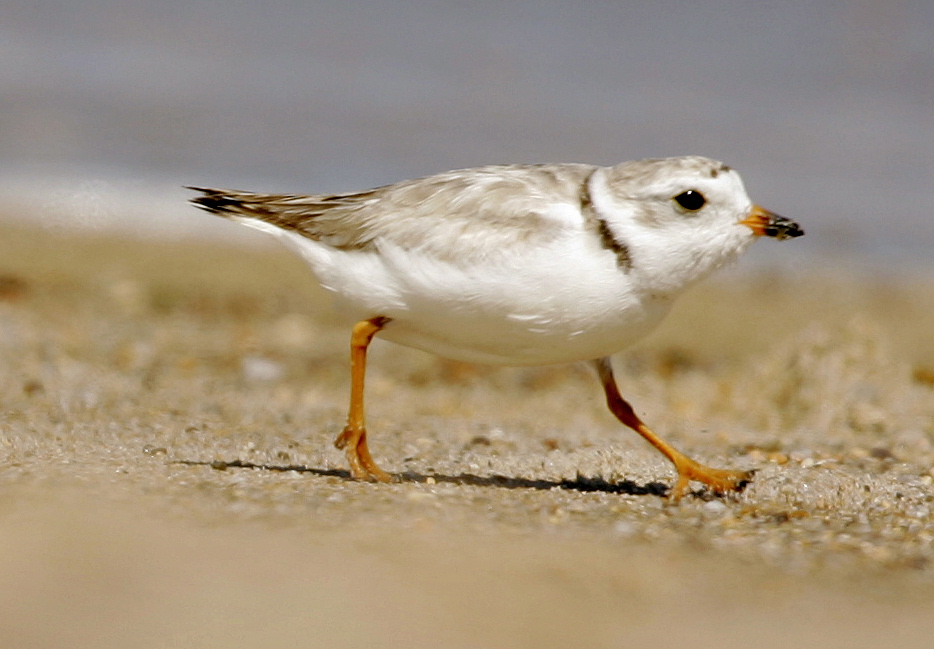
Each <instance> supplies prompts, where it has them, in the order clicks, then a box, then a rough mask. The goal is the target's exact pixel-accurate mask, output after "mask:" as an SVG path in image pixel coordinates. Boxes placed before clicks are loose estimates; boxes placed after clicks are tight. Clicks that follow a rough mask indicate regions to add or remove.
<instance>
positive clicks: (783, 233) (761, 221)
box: [739, 205, 804, 239]
mask: <svg viewBox="0 0 934 649" xmlns="http://www.w3.org/2000/svg"><path fill="white" fill-rule="evenodd" d="M739 224H740V225H745V226H746V227H747V228H749V229H750V230H752V231H753V234H755V235H756V236H757V237H774V238H775V239H793V238H794V237H800V236H802V235H803V234H804V230H802V229H801V226H800V225H798V224H797V223H795V222H794V221H792V220H791V219H786V218H785V217H784V216H779V215H778V214H776V213H775V212H769V211H768V210H767V209H765V208H764V207H759V206H758V205H753V206H752V211H751V212H750V213H749V216H747V217H746V218H745V219H743V220H742V221H740V222H739Z"/></svg>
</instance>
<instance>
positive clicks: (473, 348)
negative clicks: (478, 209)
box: [287, 214, 668, 365]
mask: <svg viewBox="0 0 934 649" xmlns="http://www.w3.org/2000/svg"><path fill="white" fill-rule="evenodd" d="M555 217H556V218H564V219H566V220H567V223H568V228H567V229H566V231H565V236H561V237H557V238H555V239H554V240H553V241H551V242H550V243H548V244H547V245H544V246H540V247H536V248H524V249H522V250H521V252H517V253H516V254H511V252H510V251H509V250H501V251H498V252H497V254H491V255H490V256H489V257H488V258H487V259H486V260H484V261H483V263H477V262H476V260H472V261H470V262H469V263H464V264H458V263H457V260H456V259H453V260H451V259H447V260H439V259H437V258H433V257H431V256H427V255H424V254H422V253H420V252H419V251H412V250H407V249H402V248H400V247H395V246H392V245H390V244H383V245H380V246H379V248H378V250H377V251H340V250H335V249H333V248H329V247H327V246H325V245H322V244H319V243H317V242H314V241H311V240H308V239H306V238H304V237H300V236H297V235H291V236H288V237H287V238H288V239H289V240H290V242H291V243H292V244H293V245H295V246H297V247H298V249H299V251H300V252H301V254H302V255H303V257H305V259H306V260H307V261H308V262H309V263H310V265H311V267H312V269H313V271H314V273H315V275H316V276H317V278H318V280H319V282H320V283H321V284H322V286H324V288H325V289H327V290H329V291H330V292H331V293H332V294H333V295H334V299H335V302H336V303H337V305H338V307H339V308H340V310H341V311H343V312H344V313H346V314H347V315H348V316H349V317H350V318H352V319H354V320H362V319H366V318H371V317H374V316H387V317H389V318H392V322H391V323H390V324H389V325H388V326H387V327H386V328H385V329H384V330H382V331H381V332H380V337H382V338H384V339H386V340H390V341H393V342H396V343H399V344H403V345H407V346H410V347H415V348H417V349H422V350H425V351H428V352H432V353H435V354H438V355H441V356H444V357H447V358H452V359H456V360H462V361H466V362H479V363H490V364H501V365H548V364H557V363H568V362H574V361H579V360H589V359H593V358H599V357H602V356H606V355H609V354H612V353H615V352H617V351H619V350H621V349H623V348H625V347H627V346H629V345H631V344H632V343H634V342H635V341H636V340H638V339H639V338H641V337H642V336H644V335H645V334H646V333H648V332H649V331H651V329H652V328H653V327H654V326H655V325H656V324H657V323H658V321H659V320H660V319H661V318H662V317H663V316H664V315H665V313H666V312H667V310H668V303H667V302H664V301H653V300H650V299H646V298H645V297H644V296H642V295H640V294H639V292H638V291H636V290H635V287H633V285H632V283H631V281H630V279H629V277H628V276H627V275H626V273H625V272H623V271H622V270H621V269H620V268H619V267H618V266H617V264H616V257H615V255H614V254H613V253H612V252H610V251H608V250H606V249H604V248H602V247H601V246H600V244H599V241H598V240H597V239H596V238H595V237H594V236H593V234H592V233H591V232H589V231H586V230H585V229H583V227H581V225H580V219H579V218H578V219H577V223H573V220H574V219H572V218H571V215H569V214H556V215H555Z"/></svg>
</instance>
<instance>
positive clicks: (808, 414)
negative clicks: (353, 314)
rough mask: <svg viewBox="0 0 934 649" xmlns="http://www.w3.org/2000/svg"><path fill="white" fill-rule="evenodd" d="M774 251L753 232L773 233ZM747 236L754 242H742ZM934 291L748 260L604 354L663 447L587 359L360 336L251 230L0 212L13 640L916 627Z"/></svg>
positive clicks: (710, 643) (544, 641)
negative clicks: (90, 226)
mask: <svg viewBox="0 0 934 649" xmlns="http://www.w3.org/2000/svg"><path fill="white" fill-rule="evenodd" d="M766 243H767V242H766ZM751 254H754V251H753V252H752V253H751ZM932 297H934V287H932V286H931V284H930V283H927V282H925V281H922V280H921V279H920V278H915V279H906V278H896V277H894V276H893V277H888V278H883V279H879V278H878V277H877V278H876V279H873V280H871V281H870V280H868V279H867V277H866V276H865V275H860V274H859V273H856V274H853V273H842V272H839V273H830V272H826V271H819V272H818V271H814V272H803V271H798V272H796V273H793V274H792V273H788V274H781V275H779V274H775V273H774V272H773V273H766V272H764V271H761V270H753V269H752V267H751V266H740V267H739V268H738V269H735V270H733V271H731V272H729V273H726V274H724V275H722V276H721V277H720V278H719V279H717V280H715V281H711V282H708V283H707V284H706V285H704V286H702V287H699V288H698V289H697V290H695V291H694V292H692V293H691V294H689V295H688V296H686V297H685V299H684V300H683V302H682V304H681V305H679V308H678V309H677V311H676V312H675V313H674V314H673V315H672V317H671V318H670V320H669V321H668V322H667V323H666V325H665V326H664V328H663V329H662V330H660V331H659V332H658V333H657V334H655V335H653V336H652V337H651V338H650V339H649V340H647V341H645V342H644V343H642V344H641V345H639V346H638V347H637V348H634V349H633V350H631V351H629V352H627V353H624V354H622V355H621V356H620V358H619V359H618V372H619V381H620V384H621V389H622V392H623V394H624V395H625V396H626V397H627V398H628V399H630V400H631V401H632V402H633V404H634V405H635V406H636V409H637V411H638V412H639V413H640V414H641V415H642V416H643V417H644V418H645V419H646V420H647V421H648V422H649V423H650V425H652V426H653V427H654V428H655V429H656V430H657V431H658V432H659V433H660V434H662V436H663V437H665V438H666V439H668V440H669V441H671V442H673V443H674V444H675V445H677V446H678V447H679V448H681V449H682V450H684V451H685V452H688V453H689V454H691V455H693V456H695V457H697V458H698V459H701V460H702V461H705V462H707V463H709V464H712V465H716V466H728V467H735V468H756V469H758V473H757V476H756V479H755V481H754V482H753V483H752V484H751V485H750V486H749V487H748V488H747V489H746V491H744V492H743V493H742V494H740V495H738V496H733V497H728V498H718V497H715V496H713V495H712V494H708V493H706V492H703V490H701V489H700V488H698V489H697V491H696V492H695V493H693V494H692V495H690V496H688V497H686V498H685V499H684V500H683V501H682V502H680V503H679V504H671V503H669V502H668V501H667V500H666V499H665V498H664V496H663V494H664V492H665V490H666V488H667V486H668V485H670V484H671V481H672V471H671V467H670V466H669V465H668V464H666V462H665V461H664V460H663V458H661V457H660V456H659V455H657V453H655V452H654V451H652V450H651V449H650V448H649V447H648V446H647V445H646V444H645V442H643V441H642V440H641V439H640V438H638V437H637V436H636V435H634V434H633V433H631V432H629V431H627V430H625V429H623V428H622V426H620V425H619V424H618V423H617V422H616V421H615V420H614V419H613V418H612V416H611V415H610V414H609V413H608V412H606V410H605V407H604V405H603V402H602V396H601V392H600V389H599V386H598V384H597V381H596V379H595V378H594V376H592V374H591V373H590V371H589V370H588V369H587V368H586V367H583V366H570V367H557V368H533V369H509V368H507V369H495V368H486V367H478V366H469V365H464V364H460V363H453V362H450V361H445V360H441V359H437V358H434V357H432V356H429V355H426V354H422V353H420V352H416V351H412V350H407V349H404V348H399V347H395V346H392V345H388V344H377V345H375V346H374V349H373V353H372V356H371V372H370V375H369V385H368V399H369V401H368V414H369V427H370V431H371V436H372V442H371V449H372V450H373V452H374V455H375V456H376V458H377V460H378V461H379V462H380V463H381V465H382V466H383V467H384V468H385V469H387V470H389V471H391V472H393V473H395V474H397V475H398V476H399V481H398V482H397V483H394V484H389V485H382V484H365V483H357V482H353V481H351V480H350V479H349V478H348V475H347V472H346V467H345V465H344V461H343V457H342V454H341V452H340V451H338V450H336V449H334V448H333V446H332V445H331V441H332V440H333V438H334V437H335V436H336V435H337V433H338V432H339V431H340V429H341V427H342V423H343V418H344V416H345V407H346V398H347V378H348V376H347V365H346V363H347V360H346V357H347V338H348V332H347V329H346V327H345V326H343V324H342V323H341V322H340V321H339V320H338V319H337V318H336V317H335V315H334V314H333V313H332V312H331V311H330V310H329V308H328V306H327V301H326V299H325V296H323V295H322V293H321V291H320V290H319V289H317V288H316V287H315V286H314V284H313V283H312V282H311V281H310V276H309V275H308V273H307V271H306V270H305V269H304V268H303V267H302V265H301V264H300V263H299V262H298V261H297V260H295V259H294V258H293V257H292V256H291V255H289V254H288V253H287V252H286V251H284V250H282V249H280V248H278V247H276V246H274V245H264V244H257V245H254V246H247V247H230V246H223V245H220V244H217V243H213V244H209V243H205V242H191V241H188V242H168V241H164V240H163V241H152V240H150V241H146V240H133V239H119V238H111V237H106V236H97V237H91V236H89V235H87V234H86V233H85V234H82V233H78V232H69V231H42V230H38V229H28V228H24V227H14V226H12V225H5V226H3V227H2V228H0V360H2V364H0V367H2V370H0V388H2V391H0V395H2V396H0V399H2V401H0V403H2V408H0V416H2V420H0V631H2V637H3V638H4V646H8V647H61V646H76V647H105V648H109V647H215V646H216V647H232V646H233V647H259V646H271V647H283V646H285V647H290V646H302V647H308V646H312V647H315V646H322V647H323V646H327V647H360V646H386V647H398V646H407V647H428V646H438V647H559V646H594V647H630V646H650V647H669V646H670V647H676V646H678V647H681V646H684V645H690V646H693V647H714V646H721V645H723V644H724V643H731V644H732V645H734V646H753V645H755V646H759V647H807V646H817V645H820V646H822V647H876V646H883V645H884V646H892V647H927V646H929V645H930V638H931V637H932V635H934V615H932V613H934V549H932V542H934V514H932V508H934V469H932V467H934V338H932V336H931V335H930V332H931V331H934V313H932V310H931V309H930V304H931V303H932V300H931V298H932Z"/></svg>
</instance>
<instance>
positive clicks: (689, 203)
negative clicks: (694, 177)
mask: <svg viewBox="0 0 934 649" xmlns="http://www.w3.org/2000/svg"><path fill="white" fill-rule="evenodd" d="M675 202H676V203H677V204H678V205H680V206H681V207H683V208H684V209H686V210H688V211H690V212H696V211H697V210H699V209H700V208H702V207H703V206H704V203H706V202H707V199H706V198H704V195H703V194H701V193H700V192H699V191H697V190H694V189H689V190H687V191H686V192H681V193H680V194H678V195H677V196H675Z"/></svg>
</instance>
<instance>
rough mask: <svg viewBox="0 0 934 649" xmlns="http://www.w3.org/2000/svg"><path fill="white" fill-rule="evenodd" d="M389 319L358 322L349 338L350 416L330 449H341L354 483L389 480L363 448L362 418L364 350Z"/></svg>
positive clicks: (386, 474) (364, 432) (363, 431)
mask: <svg viewBox="0 0 934 649" xmlns="http://www.w3.org/2000/svg"><path fill="white" fill-rule="evenodd" d="M389 320H390V319H389V318H384V317H378V318H370V319H369V320H361V321H360V322H358V323H357V324H355V325H354V328H353V334H352V335H351V337H350V412H349V413H348V414H347V425H346V426H345V427H344V430H343V432H342V433H341V434H340V435H338V436H337V439H335V440H334V446H336V447H337V448H340V449H344V450H345V452H346V453H347V461H348V462H349V463H350V473H351V475H352V476H353V477H354V478H356V479H357V480H375V481H378V482H389V481H390V480H392V476H390V475H389V474H388V473H386V472H385V471H383V470H382V469H381V468H379V467H378V466H377V465H376V462H374V461H373V457H372V456H371V455H370V449H369V448H367V445H366V425H365V420H364V415H363V379H364V377H365V375H366V350H367V347H368V346H369V344H370V341H371V340H373V336H375V335H376V334H377V332H379V330H380V329H382V328H383V327H385V326H386V324H387V323H388V322H389Z"/></svg>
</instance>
